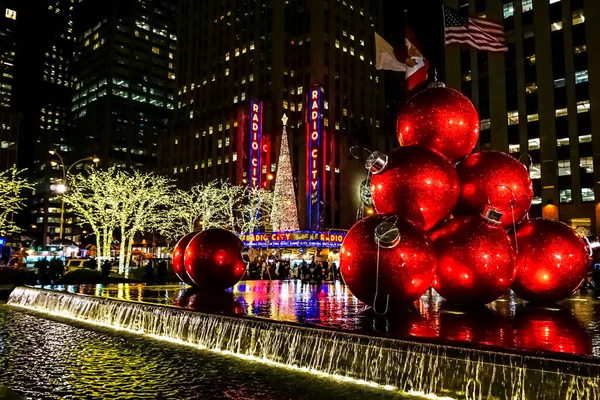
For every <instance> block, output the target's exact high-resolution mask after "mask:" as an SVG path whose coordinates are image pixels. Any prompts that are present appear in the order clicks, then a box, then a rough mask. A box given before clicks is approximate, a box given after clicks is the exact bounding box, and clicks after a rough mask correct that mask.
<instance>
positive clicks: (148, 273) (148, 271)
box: [145, 261, 154, 284]
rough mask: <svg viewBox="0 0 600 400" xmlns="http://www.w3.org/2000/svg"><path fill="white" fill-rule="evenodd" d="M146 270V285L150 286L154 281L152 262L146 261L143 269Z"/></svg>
mask: <svg viewBox="0 0 600 400" xmlns="http://www.w3.org/2000/svg"><path fill="white" fill-rule="evenodd" d="M145 270H146V283H148V284H150V283H152V281H154V266H153V265H152V261H148V264H146V267H145Z"/></svg>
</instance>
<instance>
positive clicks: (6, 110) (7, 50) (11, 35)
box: [0, 2, 19, 172]
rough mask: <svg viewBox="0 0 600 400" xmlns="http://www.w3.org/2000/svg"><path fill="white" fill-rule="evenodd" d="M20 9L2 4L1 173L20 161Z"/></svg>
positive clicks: (0, 13)
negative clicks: (17, 100) (17, 90)
mask: <svg viewBox="0 0 600 400" xmlns="http://www.w3.org/2000/svg"><path fill="white" fill-rule="evenodd" d="M16 54H17V7H16V3H13V2H2V3H0V172H1V171H4V170H5V169H8V168H10V167H11V166H13V165H14V164H15V163H16V162H17V144H18V137H19V116H18V115H17V113H16V112H15V110H14V98H13V92H14V86H15V59H16Z"/></svg>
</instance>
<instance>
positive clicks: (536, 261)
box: [512, 218, 590, 303]
mask: <svg viewBox="0 0 600 400" xmlns="http://www.w3.org/2000/svg"><path fill="white" fill-rule="evenodd" d="M516 248H517V277H516V279H515V282H514V284H513V287H512V289H513V291H514V292H515V293H516V294H517V295H518V296H519V297H521V298H523V299H525V300H528V301H531V302H540V303H554V302H557V301H560V300H563V299H565V298H567V297H569V296H570V295H572V294H573V293H574V292H575V291H576V290H577V289H578V288H579V286H580V285H581V284H582V283H583V281H584V279H585V277H586V276H587V273H588V261H589V260H590V254H589V250H588V246H587V245H586V244H585V242H584V241H583V239H581V238H580V237H579V236H577V234H575V232H574V231H573V229H571V227H569V226H568V225H566V224H563V223H562V222H558V221H553V220H549V219H543V218H538V219H532V220H529V221H523V222H521V223H520V224H519V225H518V226H517V235H516Z"/></svg>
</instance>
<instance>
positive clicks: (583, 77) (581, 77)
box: [575, 69, 588, 83]
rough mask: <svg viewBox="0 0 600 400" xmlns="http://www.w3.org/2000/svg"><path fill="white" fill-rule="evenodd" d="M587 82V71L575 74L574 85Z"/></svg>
mask: <svg viewBox="0 0 600 400" xmlns="http://www.w3.org/2000/svg"><path fill="white" fill-rule="evenodd" d="M587 81H588V70H587V69H586V70H583V71H577V72H575V83H582V82H587Z"/></svg>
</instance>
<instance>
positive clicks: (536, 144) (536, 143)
mask: <svg viewBox="0 0 600 400" xmlns="http://www.w3.org/2000/svg"><path fill="white" fill-rule="evenodd" d="M539 148H540V139H539V138H537V139H529V140H528V141H527V150H537V149H539Z"/></svg>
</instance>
